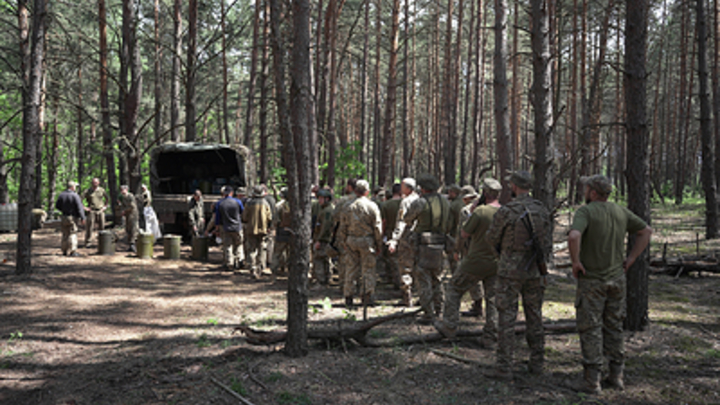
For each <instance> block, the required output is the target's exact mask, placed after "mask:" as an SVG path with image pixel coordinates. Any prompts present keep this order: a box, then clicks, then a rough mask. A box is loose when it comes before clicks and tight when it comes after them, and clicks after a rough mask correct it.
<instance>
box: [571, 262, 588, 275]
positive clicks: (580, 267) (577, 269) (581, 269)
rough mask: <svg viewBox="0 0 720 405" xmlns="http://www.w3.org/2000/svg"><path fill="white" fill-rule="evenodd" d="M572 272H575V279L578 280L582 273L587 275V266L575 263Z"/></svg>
mask: <svg viewBox="0 0 720 405" xmlns="http://www.w3.org/2000/svg"><path fill="white" fill-rule="evenodd" d="M572 272H573V277H575V278H578V276H579V275H580V272H582V274H583V275H585V274H586V273H585V266H583V265H582V263H580V262H578V263H573V265H572Z"/></svg>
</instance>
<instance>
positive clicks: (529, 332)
mask: <svg viewBox="0 0 720 405" xmlns="http://www.w3.org/2000/svg"><path fill="white" fill-rule="evenodd" d="M508 181H509V183H510V187H511V190H512V196H513V197H514V200H512V201H510V202H509V203H508V204H507V205H505V206H503V207H502V208H500V209H499V210H498V211H497V213H496V214H495V216H494V218H493V222H492V225H491V226H490V229H488V231H487V234H486V238H487V242H488V243H489V244H490V246H493V247H495V249H496V252H497V253H498V254H499V256H500V259H499V261H498V284H497V300H496V303H497V309H498V317H499V325H498V328H499V330H498V346H497V363H496V368H495V369H494V370H493V371H492V372H490V373H488V376H490V377H494V378H501V379H512V377H513V372H512V364H513V351H514V346H515V319H516V318H517V311H518V296H520V295H522V302H523V310H524V313H525V320H526V323H527V328H526V331H525V338H526V340H527V343H528V346H529V348H530V361H529V362H528V370H529V371H530V373H531V374H542V372H543V366H544V361H545V353H544V352H545V335H544V329H543V324H542V302H543V295H544V292H545V278H544V275H543V274H541V271H542V270H543V268H544V264H545V263H544V257H547V256H548V255H549V254H550V252H551V250H552V234H551V233H550V232H551V223H550V221H551V219H550V213H549V211H548V209H547V208H546V207H545V206H544V205H543V204H542V202H540V201H538V200H536V199H534V198H532V197H530V194H529V192H530V188H531V187H532V176H531V175H530V173H528V172H526V171H516V172H514V173H513V174H512V175H511V176H510V178H509V179H508ZM531 234H534V235H535V236H536V241H538V245H539V246H538V248H539V250H540V251H538V248H536V245H535V244H534V243H533V238H532V237H531Z"/></svg>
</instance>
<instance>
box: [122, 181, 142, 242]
mask: <svg viewBox="0 0 720 405" xmlns="http://www.w3.org/2000/svg"><path fill="white" fill-rule="evenodd" d="M118 199H119V201H120V210H121V211H122V212H123V215H124V216H125V233H126V234H127V238H128V243H130V244H134V243H135V241H136V240H137V236H138V219H139V214H138V208H137V203H136V202H135V196H134V195H132V194H129V193H128V194H126V195H122V194H120V196H119V197H118Z"/></svg>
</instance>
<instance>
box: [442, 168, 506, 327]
mask: <svg viewBox="0 0 720 405" xmlns="http://www.w3.org/2000/svg"><path fill="white" fill-rule="evenodd" d="M491 180H494V179H491ZM494 181H495V182H497V180H494ZM498 184H499V183H498ZM461 194H462V200H463V204H465V206H464V207H462V209H461V210H460V217H459V221H458V232H457V235H458V239H457V245H456V249H455V253H454V255H453V256H457V257H454V259H455V260H456V261H460V260H461V259H462V258H463V257H465V255H467V253H468V248H469V247H470V240H469V239H468V237H463V233H462V228H463V226H465V223H466V222H467V220H468V219H470V216H471V215H472V213H473V211H474V210H475V208H477V205H476V204H475V200H477V198H478V194H477V193H476V192H475V188H474V187H473V186H464V187H463V188H462V192H461ZM483 237H484V235H483ZM454 274H455V273H454V272H453V275H454ZM468 292H469V293H470V297H471V298H472V307H471V308H470V310H469V311H465V312H463V313H462V315H463V316H476V317H479V316H482V299H483V295H482V292H480V284H476V285H475V286H474V287H472V288H470V291H468Z"/></svg>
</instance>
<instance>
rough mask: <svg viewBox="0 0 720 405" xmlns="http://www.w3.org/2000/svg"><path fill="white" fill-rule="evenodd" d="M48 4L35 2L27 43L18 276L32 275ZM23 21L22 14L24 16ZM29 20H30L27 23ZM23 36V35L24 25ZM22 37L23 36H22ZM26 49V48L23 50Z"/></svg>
mask: <svg viewBox="0 0 720 405" xmlns="http://www.w3.org/2000/svg"><path fill="white" fill-rule="evenodd" d="M19 6H21V7H19V9H20V12H21V13H23V9H24V12H27V9H26V8H25V7H24V6H25V3H24V1H22V0H21V1H20V2H19ZM45 18H46V12H45V1H44V0H35V1H34V6H33V24H32V35H31V37H30V38H29V41H28V42H27V44H28V48H29V49H30V59H29V65H28V70H29V76H28V81H27V82H25V83H24V84H25V85H26V86H24V89H25V92H24V93H26V97H23V99H24V101H25V105H24V106H23V152H22V157H21V162H22V168H21V169H20V188H19V191H18V233H17V253H16V255H17V256H16V259H17V262H16V267H15V274H17V275H29V274H32V272H33V268H32V261H31V258H32V208H33V189H32V187H33V185H34V184H35V182H34V176H35V164H36V161H35V158H36V155H37V147H38V143H39V139H40V134H41V128H40V126H39V125H40V103H41V102H42V100H41V97H42V95H41V93H42V92H41V86H42V78H43V69H44V56H45V55H44V49H45ZM21 21H22V14H21ZM26 21H27V20H26ZM20 27H21V33H22V24H21V25H20ZM21 35H22V34H21ZM21 49H22V48H21Z"/></svg>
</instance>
